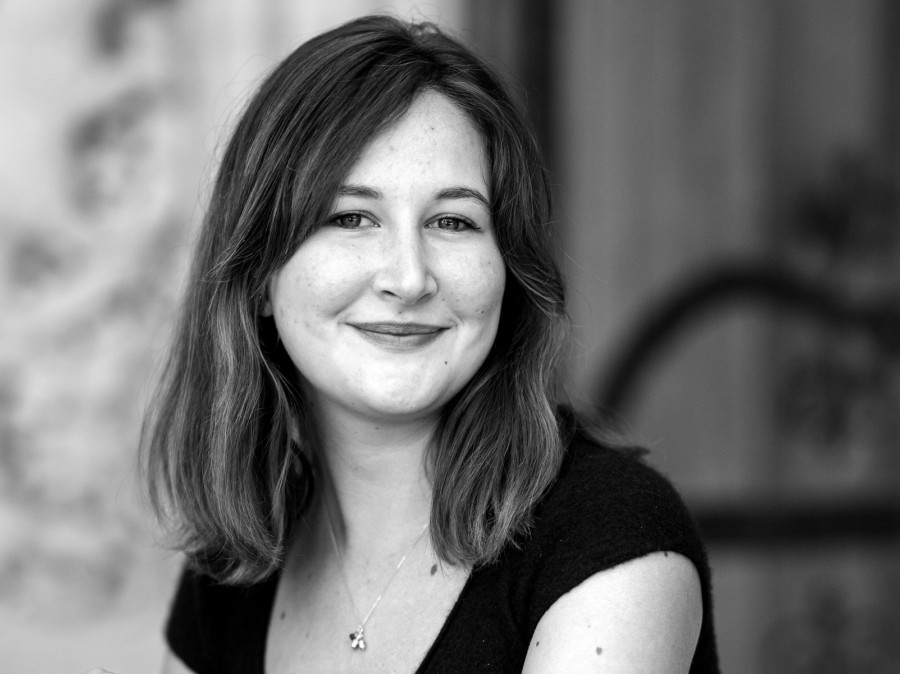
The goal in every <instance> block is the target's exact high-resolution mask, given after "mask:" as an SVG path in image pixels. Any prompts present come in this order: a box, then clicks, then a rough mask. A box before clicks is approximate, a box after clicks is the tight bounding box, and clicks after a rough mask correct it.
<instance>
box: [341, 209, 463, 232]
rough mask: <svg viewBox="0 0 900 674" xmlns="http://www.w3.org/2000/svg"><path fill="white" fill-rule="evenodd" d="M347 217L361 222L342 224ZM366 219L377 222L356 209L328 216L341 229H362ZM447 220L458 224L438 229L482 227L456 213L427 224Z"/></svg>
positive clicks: (452, 229) (460, 229) (451, 229)
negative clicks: (350, 224) (348, 224)
mask: <svg viewBox="0 0 900 674" xmlns="http://www.w3.org/2000/svg"><path fill="white" fill-rule="evenodd" d="M347 218H358V220H359V222H358V223H357V224H356V225H352V226H347V225H346V224H342V221H343V220H345V219H347ZM364 220H369V221H370V222H372V224H376V223H375V221H374V220H372V218H370V217H369V216H367V215H364V214H363V213H359V212H356V211H350V212H348V213H339V214H338V215H333V216H331V217H330V218H328V224H330V225H335V226H336V227H340V228H341V229H361V226H362V222H363V221H364ZM446 220H452V221H453V222H454V223H457V226H456V227H454V228H444V227H437V229H440V230H443V231H450V232H462V231H465V230H467V229H472V230H479V229H481V228H480V227H478V226H477V225H476V224H475V223H474V222H472V221H471V220H469V219H468V218H461V217H459V216H456V215H440V216H438V217H436V218H434V219H433V220H431V221H430V222H429V223H426V224H427V225H430V224H437V223H440V222H441V221H446Z"/></svg>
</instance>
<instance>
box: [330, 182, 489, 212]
mask: <svg viewBox="0 0 900 674" xmlns="http://www.w3.org/2000/svg"><path fill="white" fill-rule="evenodd" d="M337 196H339V197H360V198H362V199H382V198H383V197H384V195H383V194H382V193H381V192H379V191H378V190H376V189H375V188H374V187H367V186H366V185H341V186H340V187H339V188H338V190H337ZM434 199H435V201H442V200H445V199H472V200H473V201H477V202H478V203H479V204H481V205H482V206H484V208H485V210H487V211H490V210H491V205H490V203H489V202H488V200H487V197H485V196H484V195H483V194H482V193H481V192H479V191H478V190H474V189H472V188H471V187H447V188H445V189H442V190H440V191H438V192H436V193H435V195H434Z"/></svg>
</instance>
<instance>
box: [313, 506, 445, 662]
mask: <svg viewBox="0 0 900 674" xmlns="http://www.w3.org/2000/svg"><path fill="white" fill-rule="evenodd" d="M325 519H326V520H328V533H330V534H331V543H332V545H334V552H335V554H336V555H337V558H338V570H339V571H340V573H341V580H342V581H343V583H344V589H345V590H346V591H347V596H348V597H349V598H350V604H351V605H352V606H353V613H354V615H356V619H357V620H358V621H359V622H358V627H357V628H356V631H355V632H351V633H350V648H352V649H353V650H360V651H364V650H366V634H365V632H366V623H368V622H369V618H371V617H372V614H373V613H374V612H375V608H376V607H377V606H378V604H379V602H381V598H382V597H384V595H385V593H386V592H387V591H388V588H390V586H391V583H393V582H394V578H396V577H397V573H398V572H399V571H400V567H401V566H403V562H405V561H406V558H407V557H409V555H410V554H411V553H412V551H413V549H414V548H415V547H416V545H418V543H419V541H420V540H422V536H424V535H425V532H426V531H427V530H428V523H427V522H426V524H425V526H424V527H422V531H421V532H419V535H418V536H416V540H414V541H413V544H412V545H410V546H409V550H407V551H406V554H405V555H403V556H402V557H401V558H400V561H399V562H397V566H396V567H395V568H394V572H393V573H392V574H391V577H390V578H388V582H387V584H386V585H385V586H384V589H383V590H382V591H381V594H379V595H378V598H377V599H375V603H373V604H372V608H370V609H369V612H368V613H366V616H365V617H364V618H363V619H362V620H359V609H358V608H356V602H355V601H354V599H353V593H352V592H350V583H348V582H347V576H346V575H345V573H344V559H343V557H342V556H341V549H340V547H339V546H338V542H337V537H336V536H335V535H334V525H333V524H332V522H331V512H330V510H329V508H328V504H325Z"/></svg>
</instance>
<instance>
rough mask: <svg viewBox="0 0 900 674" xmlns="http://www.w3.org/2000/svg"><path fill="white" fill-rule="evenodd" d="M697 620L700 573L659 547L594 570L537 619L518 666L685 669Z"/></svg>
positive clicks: (533, 671) (533, 669) (649, 672)
mask: <svg viewBox="0 0 900 674" xmlns="http://www.w3.org/2000/svg"><path fill="white" fill-rule="evenodd" d="M702 619H703V602H702V598H701V589H700V577H699V575H698V573H697V569H696V568H695V567H694V565H693V564H692V563H691V561H690V560H688V559H687V558H686V557H684V556H683V555H679V554H676V553H674V552H658V553H653V554H650V555H647V556H645V557H640V558H638V559H633V560H631V561H628V562H625V563H624V564H620V565H618V566H615V567H613V568H611V569H607V570H605V571H601V572H599V573H596V574H594V575H593V576H591V577H590V578H588V579H587V580H585V581H584V582H582V583H581V584H580V585H578V586H576V587H575V588H574V589H573V590H571V591H570V592H567V593H566V594H564V595H563V596H562V597H560V598H559V599H558V600H556V602H555V603H554V604H553V605H552V606H550V608H549V609H548V610H547V612H546V613H545V614H544V615H543V617H542V618H541V620H540V621H539V622H538V625H537V628H536V629H535V631H534V635H533V636H532V639H531V644H530V645H529V648H528V655H527V658H526V660H525V667H524V669H523V672H525V673H527V674H538V673H541V672H559V671H566V672H573V673H577V672H610V673H613V672H641V673H646V674H653V673H656V672H660V673H662V672H687V671H688V670H689V669H690V664H691V658H692V657H693V653H694V649H695V647H696V645H697V638H698V636H699V634H700V625H701V622H702Z"/></svg>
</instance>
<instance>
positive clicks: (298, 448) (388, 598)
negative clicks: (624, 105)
mask: <svg viewBox="0 0 900 674" xmlns="http://www.w3.org/2000/svg"><path fill="white" fill-rule="evenodd" d="M549 226H550V212H549V197H548V189H547V182H546V176H545V173H544V170H543V168H542V165H541V163H540V159H539V153H538V150H537V148H536V146H535V143H534V141H533V137H532V134H531V132H530V130H529V129H528V127H527V125H526V124H525V122H524V121H523V118H522V116H521V114H520V113H519V111H518V109H517V108H516V106H515V104H514V103H513V101H512V98H511V97H510V95H509V94H508V93H507V90H506V87H505V85H504V84H503V83H502V82H501V81H500V80H499V79H498V78H497V76H496V75H495V74H493V72H492V71H491V70H490V69H489V68H488V67H487V66H485V65H484V64H483V63H482V62H481V61H480V60H479V59H478V58H477V57H476V56H474V55H473V54H472V53H471V52H469V51H468V50H467V49H466V48H464V47H463V46H461V45H460V44H459V43H458V42H456V41H455V40H453V39H451V38H449V37H447V36H446V35H445V34H443V33H442V32H440V31H439V30H438V29H437V28H435V27H434V26H432V25H428V24H424V25H416V24H412V25H410V24H406V23H403V22H400V21H398V20H395V19H392V18H387V17H366V18H363V19H359V20H357V21H354V22H351V23H349V24H346V25H344V26H341V27H339V28H337V29H335V30H333V31H331V32H329V33H326V34H324V35H322V36H319V37H317V38H315V39H313V40H311V41H310V42H308V43H306V44H304V45H302V46H301V47H300V48H299V49H297V50H296V51H295V52H294V53H293V54H291V55H289V56H288V57H287V58H286V59H285V60H284V61H283V62H282V63H281V64H280V65H279V66H278V67H277V68H276V69H275V70H274V72H273V73H272V74H271V75H270V76H269V78H268V79H267V80H266V81H265V82H263V84H262V86H261V88H260V90H259V91H258V92H257V93H256V95H255V96H254V98H253V99H252V101H251V102H250V104H249V106H248V108H247V110H246V111H245V113H244V114H243V116H242V118H241V120H240V122H239V124H238V126H237V128H236V130H235V132H234V136H233V138H232V139H231V142H230V143H229V145H228V147H227V149H226V152H225V156H224V159H223V162H222V165H221V167H220V169H219V173H218V177H217V180H216V184H215V188H214V192H213V195H212V198H211V200H210V205H209V209H208V212H207V215H206V218H205V220H204V224H203V228H202V231H201V235H200V239H199V241H198V244H197V248H196V253H195V257H194V263H193V272H192V277H191V282H190V285H189V288H188V294H187V297H186V299H185V303H184V307H183V310H182V314H181V318H180V324H179V332H178V334H177V337H176V340H175V342H174V343H173V346H172V349H171V353H170V358H169V361H168V365H167V369H166V372H165V375H164V378H163V380H162V382H161V384H160V388H159V392H158V395H157V398H156V401H155V404H154V406H153V407H152V408H151V410H150V412H149V414H148V419H147V425H146V433H145V456H146V465H147V473H148V478H149V485H150V494H151V497H152V498H153V502H154V504H155V505H156V507H157V509H158V512H159V513H160V514H161V515H162V516H164V517H165V518H167V519H168V520H169V521H170V523H171V524H173V525H174V534H175V536H176V543H177V544H178V545H179V546H180V547H181V548H182V549H183V550H184V551H185V553H186V554H187V558H188V568H186V570H185V572H184V574H183V577H182V580H181V584H180V586H179V588H178V591H177V593H176V597H175V600H174V603H173V607H172V613H171V616H170V619H169V622H168V625H167V628H166V630H167V631H166V633H167V639H168V643H169V646H170V648H171V651H172V657H171V658H170V670H171V671H176V672H183V671H193V672H196V673H197V674H204V673H206V672H216V673H221V672H242V673H247V672H257V673H258V672H263V671H266V672H270V673H279V672H293V671H301V670H302V671H314V672H319V671H328V672H331V671H342V672H343V671H367V672H368V671H392V672H393V671H422V672H441V671H448V672H449V671H452V672H459V671H485V670H490V671H521V670H522V668H523V666H524V667H525V668H527V669H528V671H533V672H551V671H570V672H578V671H605V672H625V671H636V670H639V671H646V672H651V671H659V672H672V671H684V672H686V671H691V672H695V673H702V672H716V671H718V668H717V664H716V650H715V641H714V637H713V630H712V621H711V615H710V586H709V571H708V567H707V564H706V558H705V554H704V551H703V547H702V545H701V543H700V541H699V539H698V538H697V535H696V532H695V531H694V528H693V525H692V523H691V520H690V517H689V515H688V514H687V512H686V510H685V508H684V506H683V504H682V503H681V500H680V499H679V497H678V495H677V494H676V493H675V492H674V490H673V489H672V488H671V486H670V485H669V484H668V482H666V481H665V480H664V479H663V478H662V477H660V476H659V475H658V474H656V473H655V472H654V471H652V470H651V469H650V468H648V467H647V466H645V465H644V464H643V463H641V462H640V461H639V460H638V459H636V458H635V457H634V456H633V453H629V452H627V451H625V450H622V449H615V448H612V447H610V446H608V445H604V444H602V443H599V442H597V441H596V440H593V439H591V437H590V436H589V434H588V433H587V432H586V431H585V430H584V428H583V426H582V425H581V424H580V423H579V422H577V421H576V420H575V419H574V418H573V417H572V415H571V414H569V413H568V412H566V411H565V410H564V409H563V408H557V407H556V405H555V401H554V400H553V397H552V390H553V384H554V382H553V377H554V373H555V368H556V364H557V360H558V357H559V353H560V349H561V347H562V343H563V340H562V335H563V333H564V331H565V320H564V317H565V302H564V300H565V293H564V286H563V282H562V278H561V276H560V274H559V271H558V269H557V267H556V265H555V263H554V260H553V256H552V253H551V248H550V241H551V236H550V232H549ZM348 637H349V639H348Z"/></svg>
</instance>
